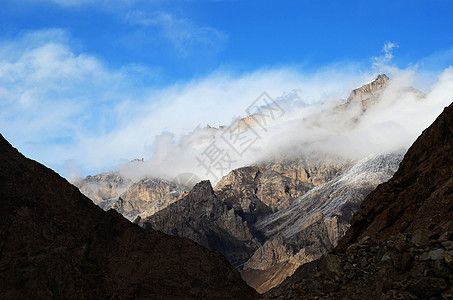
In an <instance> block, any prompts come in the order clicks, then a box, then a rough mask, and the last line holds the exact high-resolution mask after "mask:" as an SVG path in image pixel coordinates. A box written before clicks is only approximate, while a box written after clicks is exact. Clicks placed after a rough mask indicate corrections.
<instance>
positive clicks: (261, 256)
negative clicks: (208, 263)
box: [241, 153, 403, 292]
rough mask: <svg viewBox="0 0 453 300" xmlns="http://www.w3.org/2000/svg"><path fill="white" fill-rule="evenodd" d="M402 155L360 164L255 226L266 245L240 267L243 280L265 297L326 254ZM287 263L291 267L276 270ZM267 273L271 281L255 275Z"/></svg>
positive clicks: (388, 155)
mask: <svg viewBox="0 0 453 300" xmlns="http://www.w3.org/2000/svg"><path fill="white" fill-rule="evenodd" d="M402 156H403V154H402V153H392V154H386V155H377V156H372V157H368V158H366V159H363V160H361V161H359V162H357V163H356V164H354V165H353V166H351V167H349V168H348V169H347V170H346V171H344V172H343V173H342V174H341V175H339V176H337V177H334V178H333V179H332V180H330V181H328V182H326V183H324V184H322V185H320V186H318V187H316V188H314V189H312V190H310V191H309V192H307V193H306V194H305V195H303V196H302V197H300V198H299V199H297V200H296V201H295V202H294V203H293V204H292V205H291V206H290V207H288V208H286V209H283V210H280V211H278V212H276V213H274V214H272V215H269V216H267V217H265V218H263V219H262V220H260V221H258V222H257V224H256V225H255V226H256V228H257V230H258V231H259V232H261V233H262V234H263V236H264V237H265V239H266V240H267V241H266V243H265V244H264V245H263V246H262V247H260V248H259V249H258V250H257V251H256V252H255V253H254V255H253V256H252V257H251V258H250V260H249V261H247V262H246V263H245V264H244V267H243V270H242V271H241V273H242V276H243V278H244V279H245V280H246V281H247V283H248V284H249V285H251V286H252V287H254V288H255V289H256V290H257V291H259V292H265V291H267V290H269V289H270V288H272V287H274V286H276V285H278V284H280V283H281V282H282V281H283V280H284V279H285V278H286V277H287V276H290V275H292V273H293V272H294V271H295V270H296V268H297V267H299V266H300V265H302V264H305V263H308V262H310V261H312V260H315V259H317V258H319V257H320V256H321V255H322V254H325V253H327V251H328V250H329V249H330V248H331V247H333V246H335V245H336V244H337V242H338V240H339V239H340V238H341V237H343V235H344V234H345V232H346V230H347V229H348V228H349V223H350V221H351V218H352V215H353V213H354V212H356V211H357V210H358V208H359V206H360V204H361V202H362V200H363V199H364V198H365V196H366V195H367V194H368V193H369V192H371V191H372V190H373V189H374V188H375V187H376V186H377V185H378V184H380V183H381V182H384V181H386V180H388V179H389V178H390V177H391V176H392V174H393V173H394V172H395V171H396V169H397V168H398V165H399V162H400V161H401V159H402ZM270 245H272V246H270ZM283 249H285V250H283ZM285 264H286V265H289V266H290V267H286V268H279V267H278V266H282V265H285ZM277 269H278V270H277ZM270 270H273V271H272V276H270V277H266V276H256V274H258V273H270V272H269V271H270ZM263 279H264V281H263Z"/></svg>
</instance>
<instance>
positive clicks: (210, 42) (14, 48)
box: [0, 0, 453, 176]
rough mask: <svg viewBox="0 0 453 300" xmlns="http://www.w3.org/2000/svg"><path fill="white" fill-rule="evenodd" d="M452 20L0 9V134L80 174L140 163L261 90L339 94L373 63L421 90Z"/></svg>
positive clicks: (446, 56) (275, 11)
mask: <svg viewBox="0 0 453 300" xmlns="http://www.w3.org/2000/svg"><path fill="white" fill-rule="evenodd" d="M452 13H453V2H452V1H448V0H431V1H419V0H414V1H401V0H400V1H398V0H396V1H314V0H307V1H268V0H261V1H254V0H248V1H241V0H224V1H222V0H217V1H207V0H206V1H204V0H187V1H184V0H180V1H172V0H168V1H167V0H155V1H140V0H135V1H134V0H110V1H107V0H100V1H94V0H78V1H77V0H53V1H52V0H14V1H10V0H3V1H2V2H1V4H0V109H1V111H0V126H1V129H0V130H1V132H2V134H3V135H4V136H5V137H6V138H8V139H9V140H10V141H11V142H12V143H13V144H14V145H15V146H16V147H18V148H19V149H20V150H21V151H22V152H24V153H25V154H26V155H29V156H31V157H32V158H35V159H37V160H39V161H40V162H43V163H45V164H46V165H48V166H50V167H52V168H55V169H56V170H57V171H59V172H60V173H61V174H63V175H65V176H67V174H68V172H69V171H68V168H70V167H69V166H71V168H72V167H74V165H75V168H77V169H78V170H79V171H80V172H81V173H82V174H84V175H85V174H87V173H92V172H98V171H100V170H102V169H104V168H109V167H110V166H112V165H114V164H117V163H118V162H120V161H123V160H128V159H131V158H134V157H142V156H145V157H146V156H149V155H151V154H150V148H152V143H153V141H154V139H155V137H156V135H159V134H161V133H162V132H164V131H171V132H175V133H176V134H181V133H183V132H184V131H190V130H192V129H193V128H195V127H196V125H198V124H202V125H203V124H206V123H211V124H214V125H220V124H222V123H228V121H229V120H230V119H231V118H233V117H234V116H236V115H240V114H242V112H243V107H246V103H245V102H251V101H253V99H254V97H256V96H257V95H259V94H260V92H262V91H263V90H266V91H268V92H270V93H274V96H276V97H277V96H279V95H281V94H284V93H287V92H290V91H291V90H293V89H300V90H303V91H304V92H305V94H304V97H305V99H304V100H305V101H307V102H316V101H321V100H322V99H321V98H322V97H325V96H329V95H341V96H344V95H345V93H346V94H347V91H348V90H349V89H350V88H353V87H355V86H357V85H358V84H360V83H361V82H364V81H366V80H369V79H371V78H372V77H373V76H374V75H375V74H376V73H378V72H380V71H381V70H380V69H379V68H380V66H381V65H382V63H385V64H387V65H391V66H393V67H396V68H399V69H406V68H416V69H417V71H418V72H422V73H423V74H424V75H423V76H421V77H420V78H421V79H420V80H419V83H420V88H423V86H424V83H423V81H435V80H436V74H438V73H439V72H442V71H443V70H444V69H446V68H447V67H449V66H450V65H452V62H453V34H452V33H451V29H452V28H453V18H452V17H451V16H452ZM384 45H387V46H389V45H390V46H391V47H389V48H388V49H387V52H385V49H384V48H383V47H384ZM386 55H387V56H386ZM309 85H311V86H312V89H314V88H313V87H316V90H317V94H316V93H315V92H312V91H311V88H310V86H309ZM320 89H321V90H322V92H319V90H320ZM315 94H316V95H315ZM247 99H248V100H247ZM244 103H245V104H244ZM208 112H209V113H208ZM170 115H171V116H170ZM131 132H138V133H137V134H131ZM125 145H129V146H125ZM100 148H104V150H103V151H98V150H99V149H100ZM87 152H90V153H91V154H89V155H88V154H87Z"/></svg>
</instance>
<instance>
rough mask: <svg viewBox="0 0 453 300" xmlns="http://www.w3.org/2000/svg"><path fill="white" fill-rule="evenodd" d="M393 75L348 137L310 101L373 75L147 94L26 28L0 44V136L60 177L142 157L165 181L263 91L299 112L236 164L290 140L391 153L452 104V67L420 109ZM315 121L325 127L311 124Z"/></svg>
mask: <svg viewBox="0 0 453 300" xmlns="http://www.w3.org/2000/svg"><path fill="white" fill-rule="evenodd" d="M393 70H394V73H395V74H396V76H394V77H396V78H395V80H394V82H395V85H394V86H395V88H394V89H393V90H392V89H390V90H389V94H388V97H387V98H385V99H387V100H386V101H384V102H383V103H384V104H385V105H384V104H383V107H381V108H380V109H378V108H376V111H375V113H371V112H370V113H369V114H368V117H367V119H366V120H368V121H366V122H364V123H363V124H361V126H360V127H358V129H356V130H355V131H353V132H348V133H346V131H345V132H341V128H342V127H341V126H340V127H339V125H338V124H340V121H341V120H339V119H336V118H332V117H325V118H324V119H323V118H315V119H314V121H316V122H314V121H313V118H314V117H313V116H315V115H316V114H314V112H317V111H319V109H322V108H323V106H318V105H319V103H323V102H326V101H327V103H334V102H331V101H337V100H338V99H340V98H345V97H347V96H348V94H349V91H350V90H351V89H353V88H355V87H358V86H360V85H361V84H362V83H363V82H366V81H369V80H371V79H372V78H373V76H375V73H374V72H373V70H366V69H365V70H363V69H362V70H360V69H358V68H356V66H355V65H353V64H352V66H351V65H348V64H346V65H345V64H336V65H332V66H327V67H325V68H323V69H322V70H320V71H317V72H304V71H301V70H300V69H297V68H292V67H281V68H274V69H259V70H253V71H250V72H248V73H235V72H234V71H226V70H222V69H219V70H217V71H216V72H214V73H212V74H210V75H209V76H206V77H204V78H199V79H195V80H192V81H188V82H180V83H177V84H173V85H169V86H160V87H148V88H146V87H144V86H143V84H142V82H141V78H143V77H144V76H145V75H146V73H148V72H149V70H147V69H146V68H145V67H143V66H134V67H133V71H131V70H130V68H128V67H127V66H125V67H123V68H119V69H114V68H111V67H109V66H108V65H107V64H106V63H105V62H102V61H100V60H99V59H98V58H96V57H94V56H92V55H90V54H88V53H77V52H76V51H74V49H72V48H71V46H70V36H69V35H68V33H67V32H66V31H64V30H59V29H53V30H44V31H32V32H25V33H23V34H22V35H21V36H20V37H18V38H17V39H16V40H14V41H3V42H0V128H1V131H2V134H4V135H5V137H6V138H8V139H9V140H10V141H11V142H12V143H13V144H14V145H15V146H16V147H18V148H19V149H20V150H21V151H23V152H24V153H25V154H26V155H28V156H30V157H32V158H34V159H37V160H39V161H40V162H43V163H45V164H47V165H48V166H50V167H52V168H55V169H57V170H58V171H59V172H61V173H62V174H63V175H67V176H68V175H69V173H68V172H69V168H74V167H75V169H78V170H80V172H81V173H82V174H85V175H86V174H87V173H93V172H99V171H101V170H105V169H110V168H112V167H113V166H115V165H119V164H121V163H123V162H124V161H128V160H130V159H133V158H142V157H144V158H145V159H147V160H148V161H149V163H150V164H144V165H143V166H144V168H145V169H144V170H143V172H142V173H140V174H145V173H153V174H154V175H155V176H167V177H171V176H173V175H177V173H178V172H185V171H192V169H191V168H192V166H193V165H194V164H195V165H196V161H195V157H196V156H197V155H199V154H200V152H201V151H203V149H204V147H205V146H206V144H205V142H206V141H209V140H210V135H211V134H212V133H210V132H211V131H206V130H203V129H201V128H203V127H205V125H206V124H210V125H213V126H219V125H228V124H230V122H231V121H232V120H233V119H234V118H236V117H239V116H242V117H243V116H245V115H246V113H245V110H246V108H247V107H248V105H250V103H251V102H253V101H254V100H255V99H256V97H257V96H258V95H260V94H261V93H262V92H263V91H266V92H268V93H269V94H270V95H271V96H273V97H279V96H282V95H283V96H284V97H287V98H291V97H293V96H295V98H296V99H295V100H297V101H296V102H297V103H298V105H296V106H295V107H293V110H292V113H289V111H288V114H286V118H287V119H285V120H286V121H285V123H282V124H283V125H282V126H280V127H278V126H277V127H275V128H274V129H272V130H269V134H268V135H267V138H263V139H261V140H260V142H259V143H258V144H257V145H256V146H257V148H256V149H255V150H254V151H251V152H250V153H249V154H248V156H245V157H244V160H242V161H240V162H238V163H240V165H243V164H248V163H252V162H253V161H254V160H256V159H257V158H259V157H261V156H262V155H265V154H269V153H272V152H276V153H278V152H279V151H281V148H280V147H282V146H288V147H289V146H291V145H292V144H291V143H296V144H298V145H300V144H306V143H307V142H310V143H311V144H312V145H313V147H314V145H317V146H316V147H317V149H337V150H338V151H339V152H348V151H353V152H354V153H361V152H360V151H365V152H366V151H368V150H369V149H372V148H373V147H374V148H375V149H380V148H379V147H380V145H388V146H389V145H390V146H392V147H393V146H395V144H392V143H393V142H395V143H396V144H398V145H399V143H400V142H404V144H405V145H406V144H408V143H410V140H411V139H413V138H415V136H416V135H418V134H419V131H421V130H422V129H423V128H424V127H426V126H427V125H428V123H429V122H430V121H432V120H433V118H434V117H435V115H436V114H437V113H438V112H439V110H440V109H441V107H442V106H443V105H444V104H445V103H447V102H449V101H450V102H451V99H452V97H453V90H452V88H451V87H452V86H453V79H452V78H453V75H452V74H453V70H452V69H447V70H445V71H444V72H443V73H442V74H441V75H440V76H439V78H438V79H437V80H435V81H434V82H433V84H431V85H430V86H429V89H428V91H430V93H429V94H428V97H427V100H425V101H423V102H420V101H418V100H416V99H414V97H413V96H411V95H410V94H407V95H406V94H403V96H404V97H395V96H394V95H400V94H398V93H399V90H398V88H397V87H401V86H407V85H411V84H413V83H414V82H417V78H418V77H419V76H420V74H418V73H417V72H416V71H415V70H412V69H411V70H399V69H395V68H394V69H393ZM392 91H394V92H392ZM285 95H286V96H285ZM396 98H397V99H399V100H398V101H396V100H395V99H396ZM326 105H329V104H326ZM297 120H299V121H297ZM300 120H306V121H300ZM321 121H322V122H321ZM301 122H302V123H301ZM303 122H305V123H303ZM320 122H321V123H322V124H323V125H322V126H318V125H316V124H319V123H320ZM307 124H308V126H305V125H307ZM197 126H198V128H199V129H198V130H194V129H195V128H197ZM338 133H340V135H338ZM342 136H343V138H341V137H342ZM200 141H201V142H200ZM364 145H365V146H366V147H365V146H364ZM352 146H354V147H355V148H354V150H350V149H351V147H352ZM390 146H389V147H390ZM348 147H349V148H348ZM195 167H196V166H195ZM195 171H197V170H195ZM199 176H200V177H203V174H200V175H199Z"/></svg>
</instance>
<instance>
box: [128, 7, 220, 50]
mask: <svg viewBox="0 0 453 300" xmlns="http://www.w3.org/2000/svg"><path fill="white" fill-rule="evenodd" d="M126 19H127V20H128V21H129V22H131V23H133V24H140V25H142V26H145V27H149V26H153V27H158V28H160V29H161V30H162V33H163V36H164V37H165V38H166V39H168V40H169V41H170V42H171V44H172V45H173V46H174V47H175V48H176V49H177V50H178V52H179V53H180V55H182V56H186V55H188V54H189V53H191V52H193V51H196V50H198V51H199V50H200V49H199V47H204V48H207V49H209V50H211V51H215V52H217V51H220V50H222V49H223V48H224V45H225V43H226V41H227V36H226V34H225V33H223V32H221V31H219V30H217V29H215V28H212V27H209V26H199V25H197V24H195V23H194V22H192V21H190V20H189V19H186V18H177V17H175V16H174V15H172V14H170V13H166V12H161V11H160V12H154V13H145V12H144V11H140V10H136V11H133V12H130V13H128V14H127V16H126Z"/></svg>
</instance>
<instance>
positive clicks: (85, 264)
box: [0, 135, 257, 299]
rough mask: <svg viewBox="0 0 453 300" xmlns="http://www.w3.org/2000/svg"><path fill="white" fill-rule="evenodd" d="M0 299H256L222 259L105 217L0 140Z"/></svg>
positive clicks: (185, 241) (109, 214)
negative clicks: (0, 283)
mask: <svg viewBox="0 0 453 300" xmlns="http://www.w3.org/2000/svg"><path fill="white" fill-rule="evenodd" d="M0 169H1V172H0V220H1V221H0V237H1V239H0V281H1V282H2V285H1V286H2V288H1V289H0V298H1V299H27V298H36V299H44V298H46V299H47V298H55V299H106V298H109V299H180V298H185V299H200V298H207V299H254V298H256V297H257V294H256V292H255V291H253V289H251V288H249V287H248V286H247V285H246V284H245V282H243V281H242V280H241V278H240V275H239V273H238V272H237V271H236V270H235V269H234V268H233V267H232V266H231V265H230V264H229V263H228V262H227V260H226V259H225V258H224V257H223V256H222V255H221V254H219V253H217V252H212V251H209V250H207V249H205V248H203V247H201V246H199V245H197V244H196V243H195V242H193V241H191V240H189V239H184V238H179V237H173V236H168V235H165V234H163V233H160V232H157V231H154V230H151V229H149V230H145V229H142V228H140V227H139V226H137V225H134V224H132V223H130V222H129V221H127V220H126V219H125V218H123V217H122V216H121V215H120V214H118V213H117V212H115V211H114V210H110V211H108V212H104V211H103V210H102V209H101V208H99V207H97V206H96V205H94V204H93V202H92V201H91V200H90V199H88V198H87V197H85V196H84V195H82V194H81V193H80V192H79V190H78V189H77V188H76V187H74V186H73V185H71V184H69V183H68V182H67V181H66V180H65V179H63V178H61V177H60V176H59V175H57V174H56V173H54V172H53V171H52V170H50V169H48V168H46V167H44V166H42V165H40V164H39V163H37V162H35V161H32V160H30V159H27V158H25V157H24V156H22V155H21V154H20V153H19V152H18V151H17V150H16V149H14V148H13V147H12V146H11V145H10V144H9V143H8V142H7V141H6V140H5V139H4V138H3V137H2V136H1V135H0Z"/></svg>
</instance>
